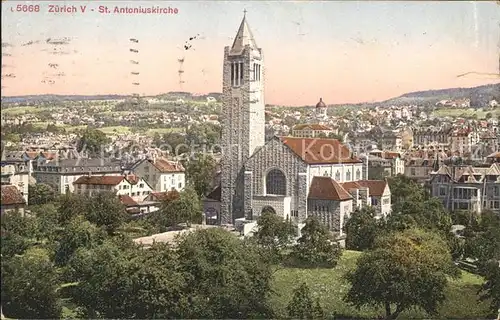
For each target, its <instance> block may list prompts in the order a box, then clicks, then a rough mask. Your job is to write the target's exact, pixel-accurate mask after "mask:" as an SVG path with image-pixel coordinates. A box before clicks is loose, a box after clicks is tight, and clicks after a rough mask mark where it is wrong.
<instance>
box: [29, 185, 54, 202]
mask: <svg viewBox="0 0 500 320" xmlns="http://www.w3.org/2000/svg"><path fill="white" fill-rule="evenodd" d="M55 199H56V193H55V191H54V189H53V188H52V187H51V186H49V185H48V184H44V183H36V184H30V185H29V186H28V204H29V205H40V204H46V203H49V202H53V201H55Z"/></svg>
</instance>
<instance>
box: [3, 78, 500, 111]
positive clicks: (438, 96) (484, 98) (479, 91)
mask: <svg viewBox="0 0 500 320" xmlns="http://www.w3.org/2000/svg"><path fill="white" fill-rule="evenodd" d="M127 97H128V96H124V95H117V94H109V95H52V94H46V95H25V96H10V97H9V96H7V97H2V102H3V103H12V102H35V101H39V102H47V101H82V100H89V101H90V100H112V99H125V98H127ZM152 97H157V98H162V99H167V100H169V99H183V100H194V101H206V98H207V97H213V98H215V99H216V100H218V101H220V99H221V97H222V94H221V93H218V92H210V93H208V94H193V93H191V92H179V91H176V92H168V93H163V94H159V95H156V96H151V98H152ZM463 98H468V99H470V100H471V106H472V107H482V106H484V105H486V104H487V103H488V102H489V101H490V100H492V99H495V100H497V101H500V83H497V84H488V85H483V86H478V87H473V88H449V89H440V90H426V91H416V92H410V93H405V94H403V95H401V96H399V97H396V98H391V99H389V100H385V101H381V102H374V103H356V104H354V103H353V104H342V106H362V107H374V106H391V105H396V106H397V105H408V104H418V105H432V106H433V105H435V104H436V102H438V101H440V100H454V99H463ZM332 106H334V105H332Z"/></svg>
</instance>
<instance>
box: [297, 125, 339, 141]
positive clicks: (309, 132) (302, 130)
mask: <svg viewBox="0 0 500 320" xmlns="http://www.w3.org/2000/svg"><path fill="white" fill-rule="evenodd" d="M337 133H338V130H333V129H332V128H329V127H327V126H324V125H322V124H317V123H313V124H298V125H296V126H294V127H293V129H292V136H294V137H299V138H327V137H329V136H330V135H332V134H337Z"/></svg>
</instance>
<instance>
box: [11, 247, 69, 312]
mask: <svg viewBox="0 0 500 320" xmlns="http://www.w3.org/2000/svg"><path fill="white" fill-rule="evenodd" d="M57 282H58V274H57V270H56V269H55V268H54V265H53V263H52V262H51V261H50V259H49V255H48V254H47V252H46V251H45V250H43V249H39V248H32V249H29V250H28V251H26V253H25V254H24V255H22V256H15V257H13V258H11V259H9V260H8V261H7V262H5V261H2V307H3V310H2V311H3V312H4V313H5V315H7V316H8V317H10V316H15V317H16V318H20V319H56V318H59V316H60V314H61V305H60V299H59V297H58V294H57V291H56V290H57Z"/></svg>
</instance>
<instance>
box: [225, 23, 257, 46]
mask: <svg viewBox="0 0 500 320" xmlns="http://www.w3.org/2000/svg"><path fill="white" fill-rule="evenodd" d="M246 45H249V46H250V48H252V49H255V50H257V49H258V47H257V43H256V42H255V38H254V37H253V34H252V31H251V30H250V27H249V26H248V22H247V19H246V17H245V16H243V20H241V24H240V28H239V29H238V32H237V33H236V37H235V38H234V42H233V45H232V46H231V50H230V51H229V54H231V55H238V54H241V53H242V52H243V49H244V48H245V46H246Z"/></svg>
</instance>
